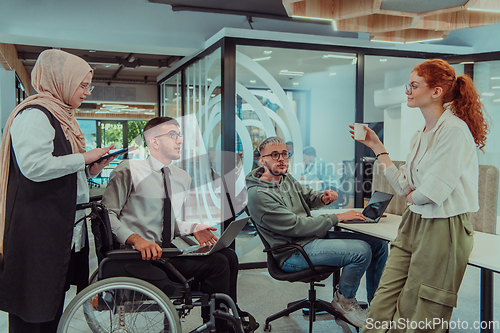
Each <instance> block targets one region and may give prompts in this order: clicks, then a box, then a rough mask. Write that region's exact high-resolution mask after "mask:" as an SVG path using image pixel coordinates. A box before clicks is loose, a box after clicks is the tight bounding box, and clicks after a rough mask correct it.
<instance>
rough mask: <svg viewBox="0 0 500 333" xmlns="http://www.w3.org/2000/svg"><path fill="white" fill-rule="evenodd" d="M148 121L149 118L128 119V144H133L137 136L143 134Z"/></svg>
mask: <svg viewBox="0 0 500 333" xmlns="http://www.w3.org/2000/svg"><path fill="white" fill-rule="evenodd" d="M147 122H148V121H147V120H131V121H128V138H127V143H128V144H131V143H132V141H133V140H134V139H135V138H136V137H138V136H142V130H143V129H144V126H146V123H147Z"/></svg>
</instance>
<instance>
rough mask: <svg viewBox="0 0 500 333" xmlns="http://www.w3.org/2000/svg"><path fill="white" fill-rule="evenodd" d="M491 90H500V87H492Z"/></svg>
mask: <svg viewBox="0 0 500 333" xmlns="http://www.w3.org/2000/svg"><path fill="white" fill-rule="evenodd" d="M491 89H500V86H494V87H491Z"/></svg>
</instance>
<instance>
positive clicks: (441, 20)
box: [415, 10, 500, 31]
mask: <svg viewBox="0 0 500 333" xmlns="http://www.w3.org/2000/svg"><path fill="white" fill-rule="evenodd" d="M498 23H500V13H492V12H477V11H468V10H464V11H461V12H455V13H447V14H439V15H431V16H427V17H422V18H421V19H420V20H419V22H418V23H417V25H416V26H415V28H417V29H429V30H443V31H452V30H458V29H466V28H474V27H481V26H485V25H490V24H498Z"/></svg>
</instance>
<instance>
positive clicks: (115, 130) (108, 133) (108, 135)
mask: <svg viewBox="0 0 500 333" xmlns="http://www.w3.org/2000/svg"><path fill="white" fill-rule="evenodd" d="M101 133H102V144H101V145H102V147H107V146H110V145H115V147H116V148H123V124H120V123H101Z"/></svg>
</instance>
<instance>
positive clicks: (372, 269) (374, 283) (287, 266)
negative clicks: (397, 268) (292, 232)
mask: <svg viewBox="0 0 500 333" xmlns="http://www.w3.org/2000/svg"><path fill="white" fill-rule="evenodd" d="M304 250H305V251H306V253H307V254H308V255H309V258H310V259H311V262H312V264H313V265H314V266H317V265H325V266H339V267H340V266H342V267H343V268H342V275H341V276H340V281H339V289H340V292H341V293H342V295H344V296H345V297H347V298H352V297H355V296H356V291H357V290H358V287H359V282H360V280H361V277H363V274H365V272H366V292H367V299H368V302H371V300H372V299H373V295H374V294H375V290H377V287H378V283H379V281H380V276H381V275H382V270H383V269H384V266H385V262H386V260H387V255H388V253H389V250H388V246H387V242H385V241H383V240H380V239H376V238H373V237H370V236H366V235H362V234H358V233H352V232H342V231H329V232H328V233H327V234H326V236H325V237H323V238H319V239H316V240H313V241H312V242H310V243H308V244H306V245H305V246H304ZM281 268H282V269H283V270H284V271H286V272H297V271H301V270H304V269H306V268H309V265H308V264H307V262H306V261H305V259H304V257H303V256H302V255H301V254H300V252H299V251H296V252H295V253H294V254H292V255H291V256H290V258H288V259H287V260H286V261H285V262H284V263H283V266H282V267H281Z"/></svg>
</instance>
